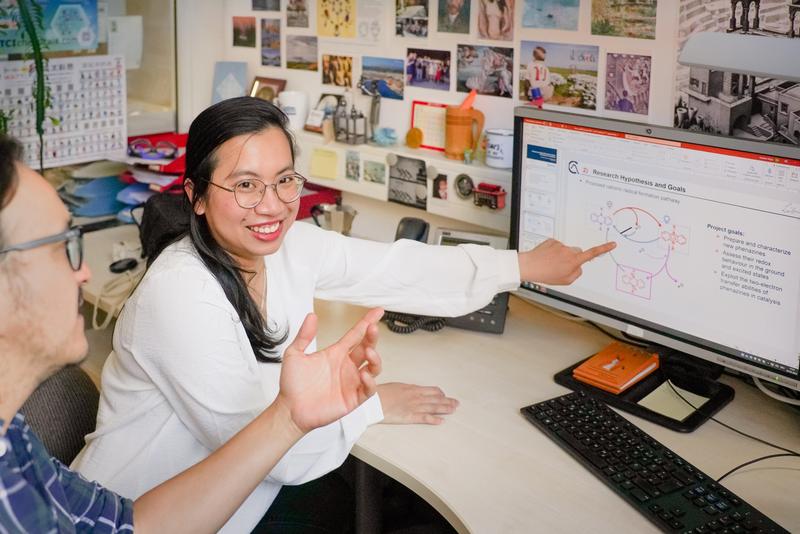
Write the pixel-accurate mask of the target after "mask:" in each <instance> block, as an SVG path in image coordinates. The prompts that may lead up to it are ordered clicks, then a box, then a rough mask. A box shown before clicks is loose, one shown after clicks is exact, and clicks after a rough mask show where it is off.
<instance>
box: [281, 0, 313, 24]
mask: <svg viewBox="0 0 800 534" xmlns="http://www.w3.org/2000/svg"><path fill="white" fill-rule="evenodd" d="M286 26H287V27H288V28H308V0H289V1H288V3H287V4H286Z"/></svg>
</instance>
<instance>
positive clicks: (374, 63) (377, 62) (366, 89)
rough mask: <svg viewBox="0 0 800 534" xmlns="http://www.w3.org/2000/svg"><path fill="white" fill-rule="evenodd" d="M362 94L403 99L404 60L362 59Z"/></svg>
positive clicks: (360, 85) (366, 57)
mask: <svg viewBox="0 0 800 534" xmlns="http://www.w3.org/2000/svg"><path fill="white" fill-rule="evenodd" d="M359 87H360V88H361V92H362V94H365V95H370V96H372V95H375V94H379V95H380V96H382V97H383V98H393V99H395V100H402V99H403V60H402V59H392V58H386V57H369V56H364V57H363V58H361V83H360V84H359Z"/></svg>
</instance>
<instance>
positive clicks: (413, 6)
mask: <svg viewBox="0 0 800 534" xmlns="http://www.w3.org/2000/svg"><path fill="white" fill-rule="evenodd" d="M395 5H396V11H395V19H394V20H395V35H397V36H399V37H427V36H428V0H396V4H395Z"/></svg>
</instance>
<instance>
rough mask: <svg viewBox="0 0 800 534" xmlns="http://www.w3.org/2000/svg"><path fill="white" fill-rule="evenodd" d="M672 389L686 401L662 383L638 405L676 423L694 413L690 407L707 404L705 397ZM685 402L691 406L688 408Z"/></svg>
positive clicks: (677, 388)
mask: <svg viewBox="0 0 800 534" xmlns="http://www.w3.org/2000/svg"><path fill="white" fill-rule="evenodd" d="M673 387H674V388H675V389H676V390H677V391H678V393H680V395H681V396H682V397H683V399H686V400H683V399H682V398H681V397H679V396H678V395H676V394H675V391H674V390H673V389H672V388H671V387H669V384H667V383H666V382H664V383H663V384H661V385H660V386H658V387H657V388H656V389H654V390H653V391H652V392H650V393H649V394H648V395H647V396H646V397H644V398H643V399H642V400H640V401H639V402H638V404H639V405H640V406H644V407H645V408H649V409H651V410H653V411H654V412H657V413H660V414H662V415H666V416H667V417H670V418H672V419H675V420H677V421H683V420H684V419H686V418H687V417H689V416H690V415H692V414H693V413H694V411H695V410H694V408H692V406H694V407H696V408H700V407H701V406H702V405H703V404H705V403H706V402H708V399H707V398H705V397H701V396H700V395H696V394H694V393H692V392H690V391H686V390H685V389H683V388H679V387H678V386H673ZM686 401H689V402H691V403H692V406H689V404H687V402H686Z"/></svg>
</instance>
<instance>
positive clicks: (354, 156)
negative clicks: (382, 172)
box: [344, 150, 361, 182]
mask: <svg viewBox="0 0 800 534" xmlns="http://www.w3.org/2000/svg"><path fill="white" fill-rule="evenodd" d="M360 174H361V157H360V156H359V155H358V152H356V151H355V150H348V151H347V154H346V155H345V163H344V177H345V178H347V179H348V180H353V181H354V182H357V181H358V179H359V178H360Z"/></svg>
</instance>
